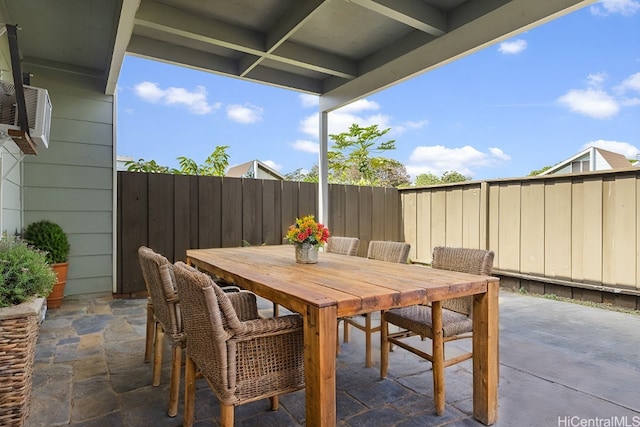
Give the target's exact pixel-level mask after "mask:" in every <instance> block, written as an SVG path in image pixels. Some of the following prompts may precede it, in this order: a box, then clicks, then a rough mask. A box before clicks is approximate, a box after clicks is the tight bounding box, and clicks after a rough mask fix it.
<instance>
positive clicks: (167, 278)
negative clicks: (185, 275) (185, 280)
mask: <svg viewBox="0 0 640 427" xmlns="http://www.w3.org/2000/svg"><path fill="white" fill-rule="evenodd" d="M138 260H139V261H140V267H141V268H142V276H143V277H144V281H145V284H146V286H147V292H148V293H149V300H150V302H149V304H148V305H147V341H148V343H147V345H146V347H147V349H146V350H145V360H147V353H148V348H149V344H151V343H150V342H149V340H152V341H153V348H154V352H153V353H154V355H153V379H152V384H153V386H154V387H155V386H159V385H160V378H161V374H162V355H163V350H164V349H163V347H164V337H165V336H168V337H169V340H170V341H171V346H172V351H171V376H170V384H169V409H168V410H167V413H168V415H169V416H170V417H174V416H176V415H177V413H178V393H179V389H180V376H181V374H180V370H181V365H182V348H183V347H184V345H185V343H186V338H185V334H184V330H183V329H182V314H181V313H180V300H179V298H178V293H177V290H176V285H175V283H176V282H175V277H174V276H173V266H172V264H171V263H170V262H169V260H168V259H167V258H165V257H164V256H162V255H160V254H158V253H156V252H154V251H153V250H152V249H150V248H148V247H146V246H140V248H138ZM149 328H153V333H150V331H149Z"/></svg>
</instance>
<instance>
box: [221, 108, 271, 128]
mask: <svg viewBox="0 0 640 427" xmlns="http://www.w3.org/2000/svg"><path fill="white" fill-rule="evenodd" d="M262 111H263V109H262V108H260V107H257V106H255V105H252V104H245V105H238V104H234V105H229V106H228V107H227V118H229V120H231V121H234V122H236V123H242V124H250V123H255V122H259V121H261V120H262Z"/></svg>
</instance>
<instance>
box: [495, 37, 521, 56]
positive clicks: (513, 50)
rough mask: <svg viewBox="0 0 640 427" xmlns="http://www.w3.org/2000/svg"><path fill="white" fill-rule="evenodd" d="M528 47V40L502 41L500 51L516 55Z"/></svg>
mask: <svg viewBox="0 0 640 427" xmlns="http://www.w3.org/2000/svg"><path fill="white" fill-rule="evenodd" d="M526 48H527V41H526V40H522V39H518V40H513V41H508V42H502V43H500V46H499V47H498V51H499V52H500V53H504V54H505V55H515V54H518V53H520V52H522V51H523V50H525V49H526Z"/></svg>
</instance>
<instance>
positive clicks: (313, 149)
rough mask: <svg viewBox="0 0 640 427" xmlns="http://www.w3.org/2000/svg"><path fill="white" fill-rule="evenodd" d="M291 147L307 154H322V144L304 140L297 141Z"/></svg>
mask: <svg viewBox="0 0 640 427" xmlns="http://www.w3.org/2000/svg"><path fill="white" fill-rule="evenodd" d="M291 146H292V147H293V149H294V150H298V151H304V152H305V153H312V154H318V153H319V152H320V144H318V143H317V142H313V141H308V140H304V139H299V140H297V141H296V142H294V143H293V144H291Z"/></svg>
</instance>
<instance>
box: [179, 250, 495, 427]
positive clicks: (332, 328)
mask: <svg viewBox="0 0 640 427" xmlns="http://www.w3.org/2000/svg"><path fill="white" fill-rule="evenodd" d="M187 262H188V263H189V264H191V265H193V266H195V267H197V268H198V269H200V270H203V271H208V272H210V273H213V274H215V275H217V276H219V277H221V278H223V279H224V280H227V281H229V282H233V283H236V284H237V285H239V286H241V287H243V288H245V289H247V290H250V291H252V292H255V293H256V294H257V295H260V296H261V297H263V298H266V299H269V300H271V301H273V302H274V303H277V304H279V305H282V306H284V307H286V308H288V309H289V310H291V311H294V312H296V313H300V314H301V315H302V316H303V317H304V340H305V380H306V411H307V416H306V424H307V425H308V426H319V427H320V426H321V427H325V426H335V425H336V383H335V381H336V380H335V369H336V342H337V336H336V334H337V319H338V318H341V317H346V316H353V315H356V314H361V313H369V312H373V311H380V310H388V309H391V308H396V307H405V306H409V305H414V304H424V303H431V302H433V301H442V300H445V299H449V298H455V297H461V296H466V295H474V334H473V352H474V357H473V369H474V381H473V402H474V417H475V418H476V419H478V420H479V421H481V422H483V423H484V424H486V425H490V424H493V423H494V422H495V421H496V418H497V406H498V402H497V384H498V286H499V279H498V278H496V277H492V276H478V275H473V274H467V273H459V272H453V271H446V270H438V269H432V268H428V267H424V266H418V265H410V264H397V263H389V262H384V261H377V260H370V259H366V258H362V257H350V256H344V255H338V254H333V253H323V252H321V253H320V254H319V259H318V263H317V264H298V263H296V262H295V257H294V248H293V247H292V246H289V245H279V246H254V247H246V248H216V249H189V250H187Z"/></svg>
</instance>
